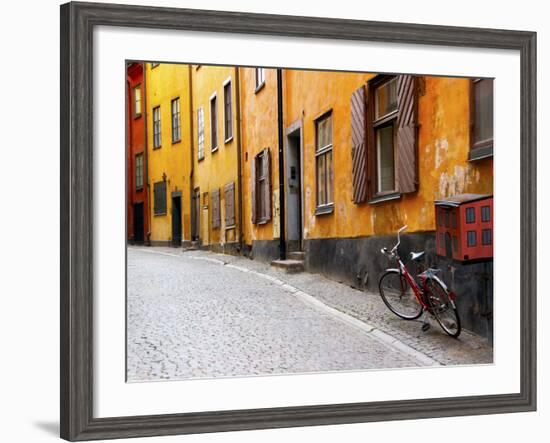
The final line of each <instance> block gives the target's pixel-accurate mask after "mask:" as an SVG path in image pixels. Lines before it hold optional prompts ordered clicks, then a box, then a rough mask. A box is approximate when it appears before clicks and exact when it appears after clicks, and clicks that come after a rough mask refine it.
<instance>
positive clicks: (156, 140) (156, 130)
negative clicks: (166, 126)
mask: <svg viewBox="0 0 550 443" xmlns="http://www.w3.org/2000/svg"><path fill="white" fill-rule="evenodd" d="M160 143H161V139H160V106H157V107H156V108H153V148H160Z"/></svg>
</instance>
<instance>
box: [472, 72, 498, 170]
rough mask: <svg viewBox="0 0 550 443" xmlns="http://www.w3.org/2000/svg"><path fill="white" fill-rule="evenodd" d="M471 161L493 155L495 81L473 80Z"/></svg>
mask: <svg viewBox="0 0 550 443" xmlns="http://www.w3.org/2000/svg"><path fill="white" fill-rule="evenodd" d="M471 97H472V98H471V107H472V113H471V117H470V118H471V125H472V130H471V138H472V142H471V147H470V160H476V159H480V158H485V157H488V156H491V155H493V80H492V79H475V80H472V92H471Z"/></svg>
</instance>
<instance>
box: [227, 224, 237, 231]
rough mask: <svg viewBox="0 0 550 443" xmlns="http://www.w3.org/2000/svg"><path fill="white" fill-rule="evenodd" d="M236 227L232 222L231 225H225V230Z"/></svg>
mask: <svg viewBox="0 0 550 443" xmlns="http://www.w3.org/2000/svg"><path fill="white" fill-rule="evenodd" d="M236 227H237V225H236V224H232V225H229V226H226V227H225V230H226V231H227V230H228V229H235V228H236Z"/></svg>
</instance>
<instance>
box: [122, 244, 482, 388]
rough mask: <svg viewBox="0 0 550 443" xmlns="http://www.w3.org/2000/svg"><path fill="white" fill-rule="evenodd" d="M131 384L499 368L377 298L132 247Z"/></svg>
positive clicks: (296, 277)
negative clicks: (421, 368)
mask: <svg viewBox="0 0 550 443" xmlns="http://www.w3.org/2000/svg"><path fill="white" fill-rule="evenodd" d="M127 308H128V318H127V322H128V324H127V328H128V329H127V333H128V334H127V335H128V342H127V359H128V361H127V364H128V373H127V375H128V381H142V380H160V379H184V378H200V377H224V376H245V375H262V374H283V373H305V372H319V371H339V370H362V369H375V368H400V367H411V366H423V365H434V364H446V365H447V364H472V363H490V362H492V348H491V347H490V346H489V345H488V344H487V342H486V340H484V339H481V338H479V337H477V336H475V335H474V334H470V333H468V332H467V331H464V332H463V335H462V336H461V337H460V339H459V340H455V339H452V338H450V337H447V336H445V335H444V334H443V332H442V331H441V330H439V329H438V327H437V326H434V327H433V328H432V329H431V330H430V331H428V332H427V333H422V332H420V323H419V322H406V321H402V320H399V319H397V318H395V316H393V314H391V313H390V312H389V311H388V310H387V309H386V308H385V307H384V306H383V303H382V301H381V300H380V297H379V296H378V295H377V294H367V293H365V292H362V291H357V290H354V289H352V288H350V287H348V286H346V285H342V284H339V283H336V282H333V281H330V280H328V279H325V278H323V277H322V276H319V275H314V274H308V273H301V274H285V273H284V272H281V271H278V270H275V269H273V268H271V267H270V266H269V265H266V264H263V263H259V262H256V261H253V260H249V259H246V258H242V257H234V256H228V255H221V254H213V253H210V252H204V251H187V252H184V251H182V250H180V249H172V248H139V247H130V248H128V300H127Z"/></svg>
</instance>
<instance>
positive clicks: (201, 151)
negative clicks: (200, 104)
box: [197, 108, 204, 160]
mask: <svg viewBox="0 0 550 443" xmlns="http://www.w3.org/2000/svg"><path fill="white" fill-rule="evenodd" d="M197 126H198V131H197V132H198V159H199V160H202V159H203V158H204V110H203V108H199V109H198V110H197Z"/></svg>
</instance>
